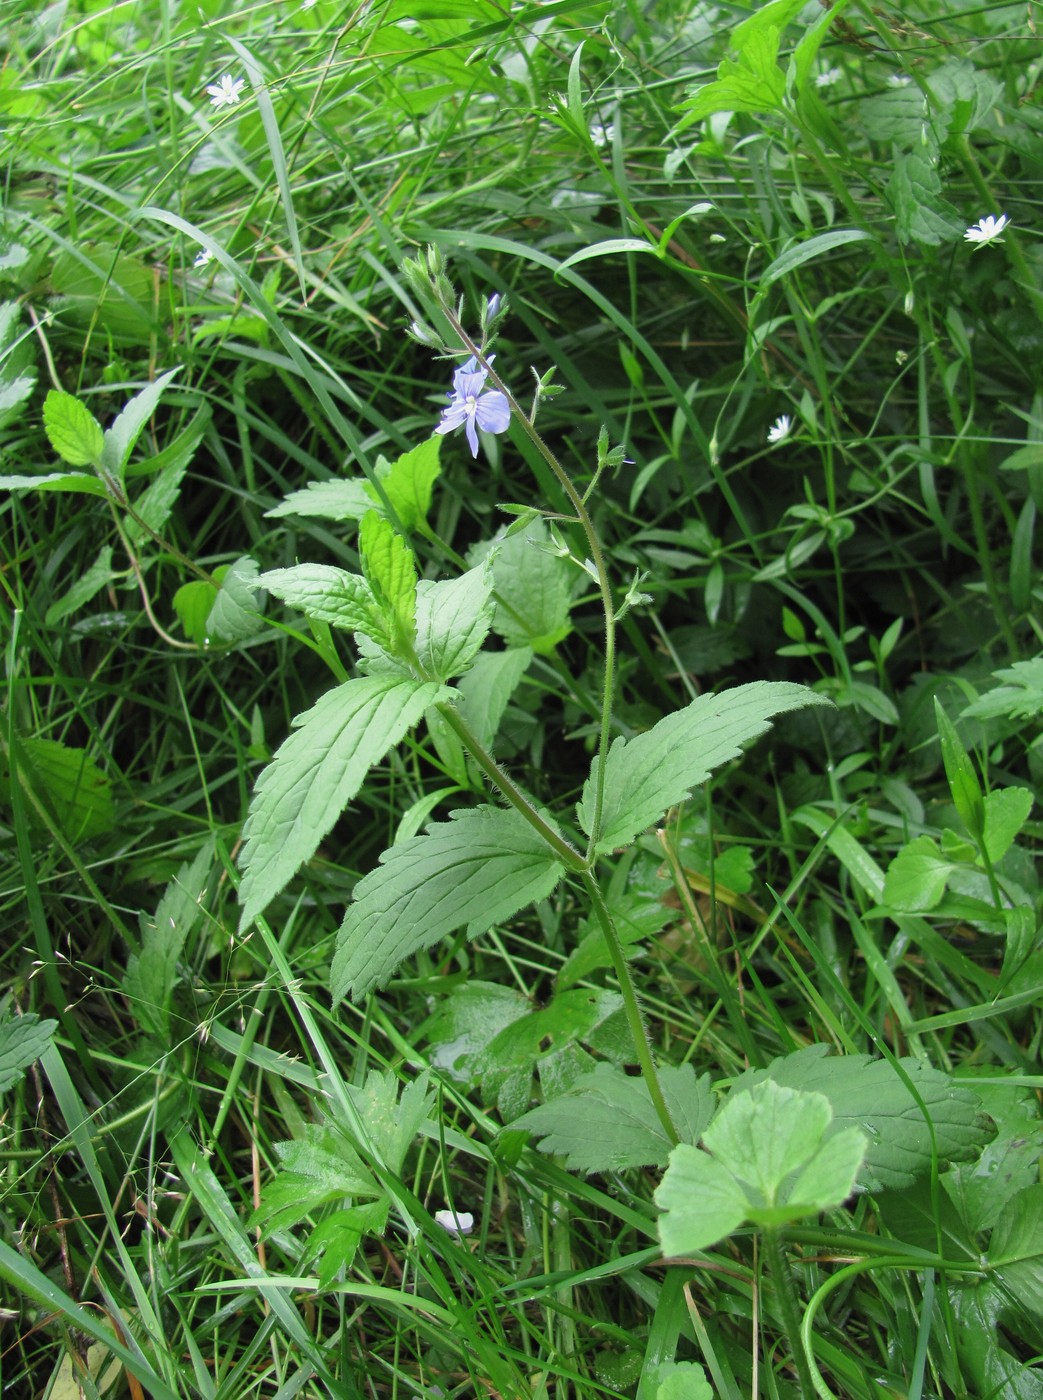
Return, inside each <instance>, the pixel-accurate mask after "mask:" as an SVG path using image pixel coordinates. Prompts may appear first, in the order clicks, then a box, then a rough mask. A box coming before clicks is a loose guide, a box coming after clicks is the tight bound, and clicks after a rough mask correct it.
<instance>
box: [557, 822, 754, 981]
mask: <svg viewBox="0 0 1043 1400" xmlns="http://www.w3.org/2000/svg"><path fill="white" fill-rule="evenodd" d="M733 849H735V848H733ZM726 854H727V853H726ZM607 903H608V909H609V913H610V914H611V915H612V922H613V923H614V924H615V926H616V934H617V936H618V938H619V942H620V946H621V947H622V949H623V953H624V956H626V957H628V958H633V957H637V956H638V955H639V953H640V952H641V948H640V946H639V945H640V944H641V943H642V942H643V941H644V940H645V939H647V938H654V937H655V935H656V934H657V933H659V932H660V930H661V929H662V928H663V927H664V926H665V925H666V924H667V923H669V922H670V920H672V919H674V918H675V917H676V914H675V911H674V910H672V909H670V908H668V907H667V905H665V904H664V903H663V902H662V901H661V900H658V899H649V898H648V897H647V895H645V894H627V895H623V896H622V897H621V898H613V897H612V896H609V897H608V898H607ZM611 966H612V954H611V953H610V952H609V947H608V942H607V941H606V939H605V934H604V930H603V929H602V927H601V924H600V922H599V921H598V919H597V918H596V917H593V916H592V917H591V918H588V919H585V920H584V921H583V923H582V925H581V926H580V938H579V942H578V943H577V944H576V946H575V948H573V950H572V952H571V953H570V954H569V956H568V957H567V958H566V959H565V962H564V964H563V965H562V968H561V970H560V972H559V973H558V976H557V984H558V986H559V987H571V986H572V985H573V984H574V983H576V982H579V981H582V979H583V978H584V977H589V976H590V974H591V973H592V972H595V971H596V970H597V969H598V968H600V967H611Z"/></svg>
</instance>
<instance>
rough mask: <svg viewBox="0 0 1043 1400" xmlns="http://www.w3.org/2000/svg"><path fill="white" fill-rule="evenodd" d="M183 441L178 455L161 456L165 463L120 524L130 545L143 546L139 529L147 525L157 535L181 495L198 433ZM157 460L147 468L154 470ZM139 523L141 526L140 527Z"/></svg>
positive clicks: (144, 533)
mask: <svg viewBox="0 0 1043 1400" xmlns="http://www.w3.org/2000/svg"><path fill="white" fill-rule="evenodd" d="M183 438H184V440H183V441H182V442H181V444H180V451H178V452H177V453H172V454H169V455H166V454H165V456H166V459H165V460H164V461H163V462H162V463H161V464H160V466H159V469H158V471H157V472H156V474H155V476H153V478H152V480H151V481H150V482H149V484H148V486H147V487H146V488H145V490H144V491H143V492H142V493H141V495H140V496H136V497H135V499H134V501H133V503H132V504H133V509H134V515H133V516H130V515H128V516H127V518H126V520H125V522H124V529H125V530H126V532H127V537H128V539H129V540H130V541H131V543H132V544H144V543H145V541H146V540H147V539H148V533H147V531H146V530H145V529H144V528H143V526H146V525H147V526H148V529H149V530H152V531H153V532H154V533H155V534H157V535H158V534H160V533H161V532H162V530H163V527H164V525H166V523H167V521H168V520H169V519H170V512H171V511H172V510H173V509H174V504H175V502H176V501H177V498H178V496H179V494H180V492H181V483H182V481H183V480H184V477H185V473H186V472H187V471H188V468H189V466H190V465H191V462H192V458H193V456H194V455H195V451H196V448H197V447H198V446H199V443H200V441H201V440H202V433H198V434H191V435H189V434H184V435H183ZM157 460H158V459H156V458H154V459H153V460H152V462H150V463H149V464H148V465H149V466H150V467H151V466H155V463H156V461H157ZM139 520H140V521H141V522H142V524H140V525H139V524H138V521H139Z"/></svg>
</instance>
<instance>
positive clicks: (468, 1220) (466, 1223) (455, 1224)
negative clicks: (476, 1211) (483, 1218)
mask: <svg viewBox="0 0 1043 1400" xmlns="http://www.w3.org/2000/svg"><path fill="white" fill-rule="evenodd" d="M435 1219H436V1220H437V1221H438V1223H439V1225H441V1227H442V1229H443V1230H448V1231H449V1233H450V1234H451V1235H457V1236H459V1235H469V1234H470V1233H471V1231H472V1230H473V1229H474V1216H473V1215H472V1214H471V1213H470V1211H466V1210H462V1211H460V1212H459V1213H458V1212H456V1211H452V1210H436V1211H435Z"/></svg>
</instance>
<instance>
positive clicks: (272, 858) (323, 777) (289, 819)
mask: <svg viewBox="0 0 1043 1400" xmlns="http://www.w3.org/2000/svg"><path fill="white" fill-rule="evenodd" d="M451 695H452V692H451V691H450V690H448V689H447V688H446V687H445V686H440V685H436V684H434V682H429V681H428V682H424V681H416V680H412V679H410V678H409V677H406V676H389V675H378V676H362V677H359V678H357V679H355V680H350V681H345V683H344V684H343V685H341V686H338V687H337V688H336V689H335V690H330V691H327V693H326V694H325V695H324V696H323V697H322V699H321V700H320V701H319V702H318V704H316V705H314V706H313V707H312V708H311V709H310V710H308V711H307V712H306V713H305V714H303V715H299V716H298V717H297V719H296V720H294V732H293V733H292V734H291V735H290V737H289V738H288V739H287V740H286V741H285V743H283V744H282V746H281V747H280V749H279V751H278V753H276V755H275V757H274V758H273V759H272V761H271V763H270V764H269V765H268V767H267V768H266V769H265V770H264V772H263V773H262V774H261V776H260V779H259V780H258V783H257V788H256V790H255V792H254V796H253V801H252V802H251V804H250V813H249V815H248V817H247V819H246V825H245V826H244V827H243V835H244V837H245V840H246V844H245V846H244V847H243V854H242V866H243V870H244V872H245V873H244V875H243V882H242V886H241V888H240V891H239V898H240V902H241V903H242V906H243V913H242V917H241V919H240V921H239V927H240V928H244V927H245V926H246V925H247V924H248V923H249V922H250V920H251V919H253V918H255V917H256V916H257V915H258V914H259V913H261V911H262V910H263V909H264V908H265V907H266V906H267V905H268V903H269V902H270V901H271V900H272V899H273V898H274V897H275V896H276V895H277V894H278V893H279V891H280V890H281V889H282V888H283V886H284V885H285V884H286V883H287V881H288V880H290V879H291V878H292V877H293V876H294V875H295V874H296V872H297V871H298V870H299V869H300V867H301V866H302V865H303V864H304V862H305V861H306V860H309V859H310V858H311V856H312V855H314V853H315V850H316V848H317V846H318V844H319V842H320V841H321V840H322V838H323V837H324V836H325V835H326V833H327V832H328V831H329V830H330V828H331V827H332V826H333V823H334V822H335V821H336V820H337V818H338V817H339V816H340V814H341V812H342V811H343V810H344V807H345V805H346V804H347V803H348V802H350V801H351V799H352V798H353V797H354V796H355V794H356V793H357V792H358V790H359V788H360V787H361V786H362V782H363V779H364V778H365V776H366V774H367V773H368V772H369V769H370V768H371V767H372V766H373V764H374V763H378V762H379V761H380V759H382V758H383V757H384V755H385V754H386V753H387V752H388V750H389V749H391V748H393V747H394V745H395V744H397V743H398V741H399V740H400V739H401V738H402V737H403V735H404V734H405V733H406V732H407V731H408V730H409V729H411V728H412V726H413V725H414V724H416V723H417V721H418V720H419V719H420V717H421V716H422V715H423V713H424V711H425V710H426V709H427V708H428V706H430V705H435V704H438V703H439V702H440V701H445V700H449V699H450V697H451Z"/></svg>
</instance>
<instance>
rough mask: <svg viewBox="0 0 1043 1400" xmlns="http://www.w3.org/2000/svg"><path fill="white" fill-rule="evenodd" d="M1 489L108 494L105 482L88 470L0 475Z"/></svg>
mask: <svg viewBox="0 0 1043 1400" xmlns="http://www.w3.org/2000/svg"><path fill="white" fill-rule="evenodd" d="M0 491H72V492H78V493H79V494H80V495H82V496H107V495H108V494H109V493H108V491H107V490H106V489H105V483H104V482H103V481H99V480H98V478H97V477H96V476H88V475H87V473H86V472H47V473H46V474H44V475H42V476H0Z"/></svg>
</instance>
